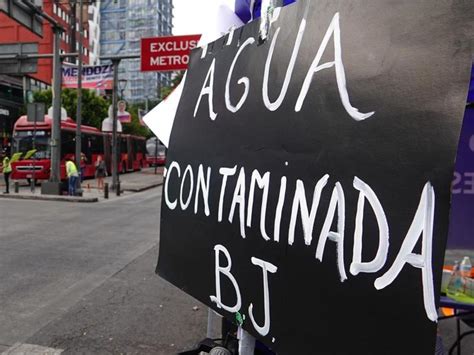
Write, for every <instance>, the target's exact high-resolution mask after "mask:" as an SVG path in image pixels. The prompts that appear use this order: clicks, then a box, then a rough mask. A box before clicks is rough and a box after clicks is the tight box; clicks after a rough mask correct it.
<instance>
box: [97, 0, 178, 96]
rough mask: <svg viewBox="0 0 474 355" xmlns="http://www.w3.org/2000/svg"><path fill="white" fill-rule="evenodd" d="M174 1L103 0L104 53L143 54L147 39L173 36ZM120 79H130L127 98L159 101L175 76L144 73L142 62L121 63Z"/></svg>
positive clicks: (129, 61)
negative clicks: (162, 88)
mask: <svg viewBox="0 0 474 355" xmlns="http://www.w3.org/2000/svg"><path fill="white" fill-rule="evenodd" d="M172 19H173V0H102V1H101V2H100V32H101V34H100V54H101V56H107V55H130V54H140V40H141V38H145V37H159V36H170V35H171V31H172V26H173V25H172ZM119 79H126V80H127V86H126V88H125V90H124V95H123V96H124V99H126V100H127V101H129V102H143V101H145V100H146V99H156V98H157V97H158V93H159V91H160V88H161V87H162V86H167V85H169V84H170V81H171V73H153V72H144V73H142V72H141V71H140V59H127V60H123V61H122V62H121V63H120V67H119Z"/></svg>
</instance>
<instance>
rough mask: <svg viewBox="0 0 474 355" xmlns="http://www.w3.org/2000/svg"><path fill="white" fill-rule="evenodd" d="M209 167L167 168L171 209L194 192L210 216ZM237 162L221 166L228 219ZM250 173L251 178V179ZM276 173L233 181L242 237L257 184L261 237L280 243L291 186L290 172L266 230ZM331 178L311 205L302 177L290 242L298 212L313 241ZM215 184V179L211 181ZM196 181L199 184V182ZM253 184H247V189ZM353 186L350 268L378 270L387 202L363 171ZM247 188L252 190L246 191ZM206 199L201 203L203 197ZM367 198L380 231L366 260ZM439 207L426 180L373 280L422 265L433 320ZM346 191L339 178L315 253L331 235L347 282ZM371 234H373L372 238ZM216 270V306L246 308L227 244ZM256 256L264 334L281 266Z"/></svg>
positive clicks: (218, 249) (386, 281)
mask: <svg viewBox="0 0 474 355" xmlns="http://www.w3.org/2000/svg"><path fill="white" fill-rule="evenodd" d="M206 170H207V171H206V172H204V167H203V165H202V164H201V165H199V167H198V169H197V174H196V173H195V170H194V169H193V167H192V166H191V165H187V166H186V168H185V169H184V172H182V169H181V166H180V164H179V163H178V162H177V161H173V162H172V163H171V164H170V165H169V168H168V169H167V171H165V174H166V181H165V186H164V195H165V203H166V205H167V207H168V208H169V209H170V210H174V209H176V208H177V206H178V200H179V207H180V208H181V210H183V211H186V210H187V209H188V208H190V206H191V202H192V200H193V196H194V213H195V214H198V213H199V206H200V205H203V207H204V211H203V212H204V214H205V215H206V216H207V217H210V216H211V207H212V201H210V200H209V189H210V186H211V184H210V181H211V175H212V168H211V167H207V169H206ZM236 173H237V166H234V167H221V168H220V169H219V175H220V179H221V189H220V195H219V202H218V208H217V221H218V222H219V223H222V222H223V217H224V207H223V206H224V196H225V192H226V189H227V183H228V178H229V177H231V176H234V175H236ZM246 176H247V179H246ZM270 178H271V173H270V172H268V171H267V172H265V173H264V174H261V173H260V172H259V171H258V170H256V169H255V170H253V171H252V173H251V174H250V185H249V186H247V182H246V181H248V175H247V174H246V169H245V168H244V167H241V168H240V170H239V173H238V177H237V180H236V183H235V187H234V193H233V198H232V203H231V207H230V211H229V214H228V218H227V219H228V221H229V222H230V223H233V221H234V214H235V213H236V211H238V212H237V214H238V218H239V224H240V234H241V236H242V238H244V239H245V238H246V228H250V227H251V226H252V212H253V207H254V198H255V193H256V189H257V187H258V189H260V190H261V195H262V198H261V207H260V235H261V237H262V238H263V239H264V240H265V241H267V242H269V243H271V242H274V243H280V240H281V238H280V233H281V229H282V225H281V220H282V214H283V210H284V209H285V208H286V209H288V205H287V198H286V191H287V178H286V176H283V177H281V179H280V186H279V194H278V202H277V204H276V207H275V220H274V223H273V236H270V235H269V233H268V232H267V223H266V215H267V208H269V206H268V195H269V191H270ZM328 180H329V175H327V174H326V175H324V176H323V177H321V178H320V179H319V180H318V181H317V182H316V184H315V186H314V191H313V200H312V202H311V206H309V205H308V201H307V199H306V193H305V191H306V188H305V183H304V182H303V181H302V180H300V179H297V180H296V188H295V192H294V195H293V198H292V204H291V218H290V223H289V227H288V237H287V241H288V244H289V245H290V246H291V245H293V242H294V240H295V229H296V224H297V221H298V215H299V216H300V220H301V223H302V227H303V234H304V242H305V244H306V245H307V246H311V244H312V241H313V229H314V223H315V219H316V215H317V213H318V208H319V202H320V199H321V194H322V193H323V191H324V189H325V187H326V185H327V183H328ZM170 183H171V184H172V185H173V186H178V185H180V192H179V196H170V191H169V190H170V189H169V186H170ZM212 186H214V184H213V185H212ZM194 187H196V188H194ZM247 187H248V189H247ZM353 188H354V189H356V190H357V191H359V198H358V202H357V211H356V217H355V229H354V245H353V254H352V263H351V265H350V273H351V274H352V275H354V276H355V275H357V274H358V273H361V272H363V273H376V272H378V271H380V270H381V269H382V268H383V267H384V266H385V263H386V261H387V255H388V252H389V229H390V228H389V224H388V221H387V217H386V214H385V212H384V209H383V206H382V203H381V202H380V201H379V199H378V197H377V195H376V193H375V191H373V190H372V188H371V187H370V186H369V185H367V184H366V183H365V182H364V181H362V180H361V179H359V178H358V177H354V180H353ZM246 191H248V194H247V193H246ZM200 201H202V203H200ZM365 201H367V202H368V203H369V205H370V207H371V208H372V210H373V212H374V215H375V218H376V221H377V225H378V231H379V236H378V237H379V239H378V242H379V245H378V250H377V254H376V256H375V258H374V259H373V260H372V261H370V262H363V261H362V241H363V223H364V206H365ZM434 208H435V194H434V189H433V187H432V185H431V183H430V182H427V183H426V184H425V186H424V188H423V190H422V193H421V197H420V201H419V205H418V208H417V210H416V212H415V215H414V218H413V221H412V223H411V226H410V228H409V230H408V231H407V234H406V236H405V238H404V240H403V243H402V246H401V248H400V250H399V252H398V255H397V257H396V258H395V261H394V262H393V265H392V266H391V267H390V268H389V269H388V270H387V271H386V272H385V273H384V274H383V275H382V276H380V277H378V278H377V279H376V280H375V283H374V286H375V288H376V289H377V290H381V289H383V288H385V287H387V286H388V285H390V284H391V283H392V282H393V281H394V280H395V279H396V278H397V276H398V275H399V274H400V272H401V271H402V269H403V267H404V266H405V264H410V265H412V266H414V267H416V268H420V269H421V274H422V285H423V298H424V306H425V311H426V314H427V317H428V318H429V319H430V320H432V321H436V320H437V311H436V306H435V301H434V290H433V272H432V267H431V258H432V242H433V240H432V239H433V222H434ZM345 212H346V210H345V197H344V190H343V187H342V185H341V183H340V182H336V183H335V184H334V188H333V190H332V193H331V199H330V202H329V206H328V209H327V213H326V217H325V219H324V223H323V226H322V228H321V232H320V234H319V239H318V241H317V246H316V255H315V257H316V259H318V260H319V261H321V262H322V261H323V255H324V249H325V245H326V242H327V241H328V240H330V241H332V242H335V243H336V244H337V268H338V270H339V274H340V280H341V282H343V281H344V280H346V279H347V275H346V271H345V266H344V238H345V232H344V231H345V223H346V215H345ZM336 214H337V220H336V221H337V228H336V229H337V230H336V231H331V230H330V229H331V226H332V223H333V221H334V219H335V217H336ZM420 236H422V252H421V254H415V253H413V250H414V248H415V245H416V244H417V242H418V240H419V239H420ZM371 239H372V238H371ZM214 249H215V258H216V259H215V260H216V263H215V268H216V269H215V274H216V296H211V300H212V302H214V303H216V305H217V307H219V308H223V309H225V310H227V311H229V312H237V311H239V310H240V308H241V297H240V291H239V287H238V283H237V281H236V280H235V278H234V277H233V276H232V274H231V265H232V262H231V257H230V254H229V252H228V251H227V249H226V248H225V247H224V246H222V245H216V246H215V248H214ZM219 253H223V254H224V256H225V257H226V259H227V262H228V265H227V266H225V267H224V266H221V265H220V263H219ZM251 261H252V263H253V264H254V265H258V266H260V267H261V268H262V270H263V280H264V297H265V299H264V305H265V324H264V325H263V326H261V327H260V326H258V325H257V324H256V323H255V321H254V319H253V315H252V304H250V307H249V314H250V316H251V320H252V323H254V326H255V329H256V330H257V331H258V332H259V333H260V334H261V335H266V334H267V333H268V330H269V324H270V323H269V322H270V318H269V317H270V315H269V309H270V308H269V307H270V306H269V304H270V303H269V302H270V300H269V297H270V296H269V290H268V275H267V272H271V273H275V272H277V269H278V268H277V266H275V265H273V264H271V263H268V262H266V261H264V260H262V259H259V258H256V257H252V258H251ZM221 274H223V275H226V276H227V277H228V278H229V279H230V281H231V282H232V284H233V285H234V289H235V293H236V295H237V302H236V304H235V305H233V306H228V305H225V304H224V303H223V301H222V299H221V290H220V275H221Z"/></svg>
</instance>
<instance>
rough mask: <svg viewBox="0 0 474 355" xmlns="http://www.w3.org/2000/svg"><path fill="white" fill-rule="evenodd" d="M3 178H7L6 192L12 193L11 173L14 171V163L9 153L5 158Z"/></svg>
mask: <svg viewBox="0 0 474 355" xmlns="http://www.w3.org/2000/svg"><path fill="white" fill-rule="evenodd" d="M2 164H3V178H4V179H5V186H6V187H5V192H4V193H5V194H8V193H10V174H11V173H12V164H11V162H10V158H9V157H8V155H5V158H3V163H2Z"/></svg>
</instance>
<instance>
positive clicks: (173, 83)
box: [161, 71, 184, 100]
mask: <svg viewBox="0 0 474 355" xmlns="http://www.w3.org/2000/svg"><path fill="white" fill-rule="evenodd" d="M183 76H184V71H180V72H178V73H177V74H176V75H175V77H174V78H173V79H172V80H171V85H170V86H165V87H163V88H161V97H162V98H163V100H164V99H166V97H167V96H168V95H169V94H171V93H172V92H173V90H174V89H175V88H176V87H177V86H178V85H179V83H180V82H181V80H183Z"/></svg>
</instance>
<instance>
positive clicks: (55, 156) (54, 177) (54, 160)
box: [49, 27, 61, 183]
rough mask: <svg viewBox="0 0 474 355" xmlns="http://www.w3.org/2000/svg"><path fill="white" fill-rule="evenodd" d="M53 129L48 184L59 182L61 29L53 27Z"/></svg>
mask: <svg viewBox="0 0 474 355" xmlns="http://www.w3.org/2000/svg"><path fill="white" fill-rule="evenodd" d="M53 32H54V48H53V52H54V53H53V127H52V132H51V175H50V178H49V181H50V182H55V183H59V182H60V181H61V172H60V168H61V59H60V56H59V45H60V40H61V28H60V27H53Z"/></svg>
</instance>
